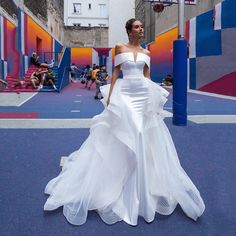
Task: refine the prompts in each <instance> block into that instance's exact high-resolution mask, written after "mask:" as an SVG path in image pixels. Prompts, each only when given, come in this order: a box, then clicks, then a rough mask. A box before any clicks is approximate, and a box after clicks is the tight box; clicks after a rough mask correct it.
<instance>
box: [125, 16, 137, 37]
mask: <svg viewBox="0 0 236 236" xmlns="http://www.w3.org/2000/svg"><path fill="white" fill-rule="evenodd" d="M135 21H137V19H135V18H131V19H129V20H128V21H127V22H126V24H125V28H126V32H127V34H128V35H129V31H131V30H132V26H133V23H134V22H135Z"/></svg>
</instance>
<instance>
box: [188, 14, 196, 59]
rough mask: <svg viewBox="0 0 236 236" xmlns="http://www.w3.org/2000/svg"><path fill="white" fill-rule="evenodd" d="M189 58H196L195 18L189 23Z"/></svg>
mask: <svg viewBox="0 0 236 236" xmlns="http://www.w3.org/2000/svg"><path fill="white" fill-rule="evenodd" d="M189 24H190V27H189V44H190V45H189V58H195V57H196V17H194V18H192V19H191V20H190V21H189Z"/></svg>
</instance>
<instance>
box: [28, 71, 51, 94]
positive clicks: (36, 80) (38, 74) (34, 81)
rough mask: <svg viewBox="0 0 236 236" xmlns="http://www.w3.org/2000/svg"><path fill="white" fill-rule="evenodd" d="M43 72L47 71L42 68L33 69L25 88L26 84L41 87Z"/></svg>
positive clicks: (43, 77)
mask: <svg viewBox="0 0 236 236" xmlns="http://www.w3.org/2000/svg"><path fill="white" fill-rule="evenodd" d="M45 72H47V70H43V69H42V68H39V69H37V70H36V71H34V72H33V73H32V74H31V76H30V82H29V83H28V84H27V85H26V86H25V87H26V88H27V87H28V86H30V85H32V86H33V88H34V89H37V88H38V89H41V88H43V83H44V79H45Z"/></svg>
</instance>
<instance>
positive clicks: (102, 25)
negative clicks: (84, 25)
mask: <svg viewBox="0 0 236 236" xmlns="http://www.w3.org/2000/svg"><path fill="white" fill-rule="evenodd" d="M98 25H99V26H100V27H106V24H98Z"/></svg>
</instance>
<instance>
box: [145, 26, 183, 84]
mask: <svg viewBox="0 0 236 236" xmlns="http://www.w3.org/2000/svg"><path fill="white" fill-rule="evenodd" d="M177 35H178V30H177V28H173V29H171V30H169V31H167V32H165V33H163V34H161V35H159V36H157V37H156V38H155V42H154V43H153V44H150V45H149V50H150V52H151V78H152V80H153V81H155V82H161V81H162V79H164V78H165V77H166V75H167V74H171V75H172V71H173V41H174V40H176V38H177Z"/></svg>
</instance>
